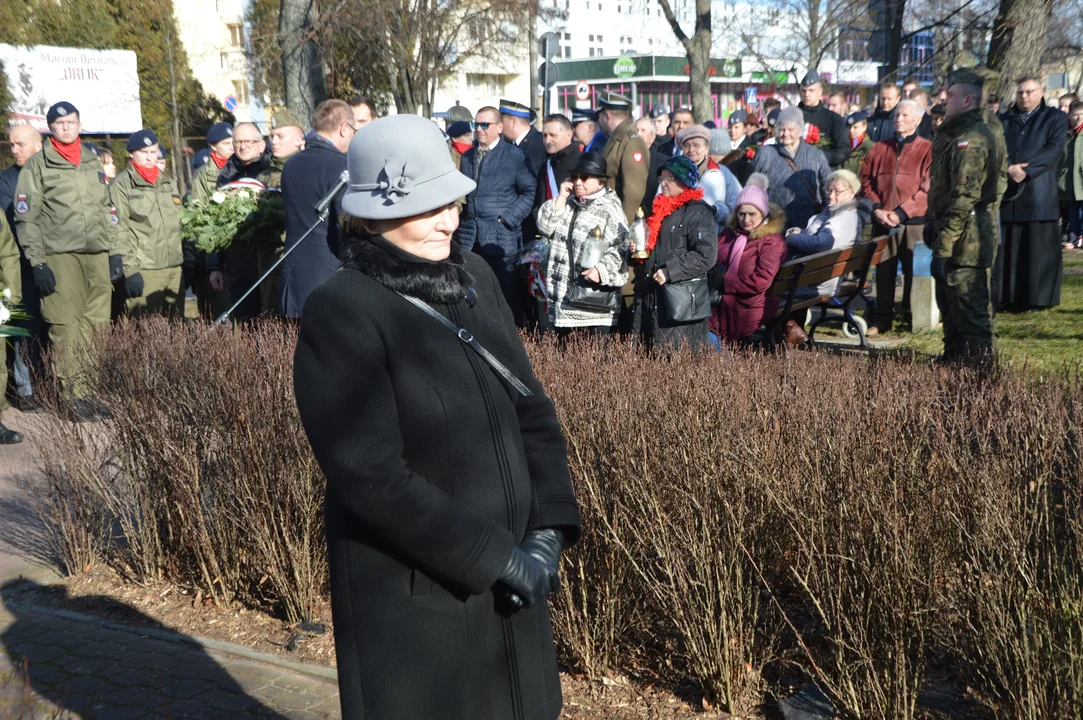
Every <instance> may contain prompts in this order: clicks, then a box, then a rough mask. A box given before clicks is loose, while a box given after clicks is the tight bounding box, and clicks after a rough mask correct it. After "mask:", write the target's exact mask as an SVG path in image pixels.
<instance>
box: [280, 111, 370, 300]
mask: <svg viewBox="0 0 1083 720" xmlns="http://www.w3.org/2000/svg"><path fill="white" fill-rule="evenodd" d="M353 120H354V118H353V112H352V111H351V110H350V106H349V105H347V104H346V103H344V102H343V101H341V100H325V101H324V102H322V103H320V104H319V105H317V106H316V111H315V112H314V113H313V114H312V125H313V128H312V129H313V131H314V132H313V133H312V134H311V135H309V137H308V139H307V140H306V141H305V149H304V150H302V151H301V152H299V153H297V154H296V155H293V156H292V157H290V159H289V160H287V161H286V164H285V166H284V167H283V168H282V206H283V209H284V210H285V213H286V251H287V252H289V254H288V255H287V256H286V259H285V260H283V261H282V265H281V266H280V267H281V269H282V278H281V280H280V281H279V286H278V304H279V312H280V313H281V314H282V315H284V316H286V317H289V318H299V317H301V308H303V307H304V304H305V300H306V299H307V298H308V294H309V293H310V292H312V291H313V290H314V289H315V288H316V286H317V285H319V284H320V283H321V282H323V280H324V279H325V278H326V277H327V276H328V275H330V274H331V273H333V272H334V271H335V270H337V269H338V267H339V226H338V216H339V209H340V207H341V206H340V204H339V200H340V199H341V198H342V193H341V192H339V193H338V194H337V195H336V196H335V199H334V200H333V201H332V202H331V206H330V207H329V208H328V211H327V221H326V222H323V223H318V224H317V222H316V221H317V220H318V218H319V215H318V213H317V212H316V205H317V204H318V203H319V202H320V200H322V199H323V197H324V196H325V195H326V194H327V193H329V192H330V191H331V190H332V189H333V188H334V187H335V185H337V184H338V182H339V179H340V178H341V177H342V173H343V172H344V171H345V170H346V154H345V153H346V149H347V148H348V147H349V146H350V140H352V139H353V136H354V129H353V128H354V125H353ZM313 225H316V229H315V230H313V231H312V233H311V234H310V235H309V236H308V237H307V238H305V240H304V242H303V243H301V244H300V245H298V246H297V247H296V248H294V249H293V250H292V251H291V250H290V249H291V248H293V246H294V245H296V244H297V242H298V241H299V240H300V239H301V237H302V236H304V234H305V233H306V232H307V231H308V229H309V228H310V227H312V226H313Z"/></svg>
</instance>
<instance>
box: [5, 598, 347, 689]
mask: <svg viewBox="0 0 1083 720" xmlns="http://www.w3.org/2000/svg"><path fill="white" fill-rule="evenodd" d="M5 605H6V606H7V607H10V608H15V609H18V610H20V611H24V612H31V613H37V614H39V615H48V616H51V617H55V618H60V619H62V620H70V621H73V622H81V623H85V624H87V625H91V626H93V627H97V628H101V629H103V630H115V631H120V632H126V633H130V634H132V635H138V636H139V637H143V638H154V639H155V640H162V641H164V642H173V643H182V644H185V645H193V646H196V647H200V648H203V649H204V650H210V651H213V652H217V653H221V654H224V655H232V656H233V657H237V658H241V659H244V660H252V661H255V662H259V663H264V664H266V665H273V666H275V667H279V668H282V669H284V670H290V671H292V672H295V673H300V674H302V675H307V676H308V677H311V678H314V679H316V680H322V681H324V682H330V683H335V684H336V685H337V684H338V673H337V672H336V671H335V669H334V668H326V667H322V666H320V665H309V664H306V663H299V662H293V661H291V660H284V659H282V658H280V657H278V656H276V655H272V654H270V653H263V652H259V651H257V650H252V649H251V648H246V647H244V646H243V645H236V644H234V643H229V642H224V641H222V640H212V639H211V638H203V637H199V636H197V635H183V634H181V633H177V632H172V631H170V630H159V629H157V628H144V627H138V626H135V625H123V624H121V623H114V622H109V621H108V620H102V619H100V618H96V617H94V616H92V615H84V614H82V613H77V612H72V611H71V610H62V609H59V608H49V607H41V606H30V605H24V604H23V603H20V602H18V600H15V599H11V598H9V599H8V600H7V601H6V603H5Z"/></svg>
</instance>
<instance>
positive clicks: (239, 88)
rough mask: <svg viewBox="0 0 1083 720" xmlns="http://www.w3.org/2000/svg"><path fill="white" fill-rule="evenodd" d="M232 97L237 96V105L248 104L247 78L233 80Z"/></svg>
mask: <svg viewBox="0 0 1083 720" xmlns="http://www.w3.org/2000/svg"><path fill="white" fill-rule="evenodd" d="M233 97H235V98H237V104H238V105H247V104H248V81H247V80H234V81H233Z"/></svg>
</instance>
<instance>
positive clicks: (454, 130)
mask: <svg viewBox="0 0 1083 720" xmlns="http://www.w3.org/2000/svg"><path fill="white" fill-rule="evenodd" d="M470 132H472V131H471V130H470V123H468V122H467V121H466V120H456V121H455V122H453V123H451V124H450V125H448V126H447V136H448V137H450V138H457V137H462V136H463V135H468V134H469V133H470Z"/></svg>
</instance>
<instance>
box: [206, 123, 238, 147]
mask: <svg viewBox="0 0 1083 720" xmlns="http://www.w3.org/2000/svg"><path fill="white" fill-rule="evenodd" d="M231 137H233V126H232V125H230V124H229V123H227V122H220V123H215V124H214V125H211V129H210V130H208V131H207V144H208V145H217V144H218V143H220V142H222V141H223V140H225V139H226V138H231Z"/></svg>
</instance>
